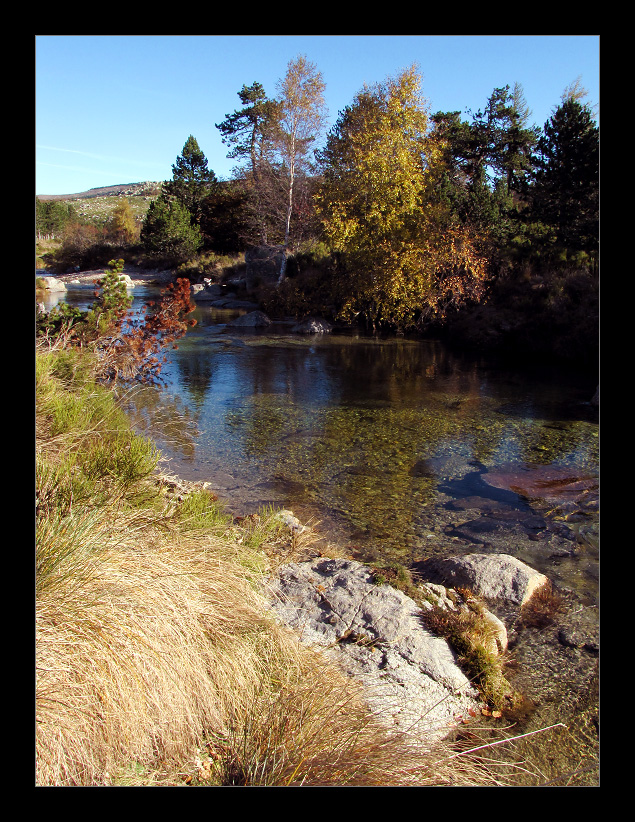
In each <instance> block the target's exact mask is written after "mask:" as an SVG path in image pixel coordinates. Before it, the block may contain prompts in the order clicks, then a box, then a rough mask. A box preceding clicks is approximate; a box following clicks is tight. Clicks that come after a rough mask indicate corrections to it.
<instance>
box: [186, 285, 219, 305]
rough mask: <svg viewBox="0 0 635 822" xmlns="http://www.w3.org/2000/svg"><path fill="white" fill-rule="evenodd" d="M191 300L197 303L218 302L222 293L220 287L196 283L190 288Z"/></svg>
mask: <svg viewBox="0 0 635 822" xmlns="http://www.w3.org/2000/svg"><path fill="white" fill-rule="evenodd" d="M191 292H192V299H193V300H194V301H195V302H197V303H199V302H201V303H202V302H211V301H212V300H218V299H219V298H220V296H221V295H222V293H223V289H222V288H221V286H220V285H205V284H204V283H196V284H195V285H193V286H192V288H191Z"/></svg>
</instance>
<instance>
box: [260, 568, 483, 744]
mask: <svg viewBox="0 0 635 822" xmlns="http://www.w3.org/2000/svg"><path fill="white" fill-rule="evenodd" d="M271 599H272V609H273V611H274V612H275V614H276V616H277V618H278V619H279V620H280V621H282V622H283V623H285V624H287V625H289V626H291V627H292V628H293V629H295V630H296V631H297V632H298V634H299V636H300V638H301V640H302V641H303V642H304V643H306V644H309V645H312V646H314V647H316V648H318V649H321V650H322V652H323V653H324V654H325V655H326V656H328V657H329V658H330V659H332V660H334V661H335V662H336V663H337V664H338V665H339V666H340V667H341V668H342V669H343V670H344V671H345V672H346V673H348V674H349V675H350V676H352V677H355V678H356V679H357V680H358V681H360V682H361V683H362V685H363V687H364V693H365V697H366V700H367V702H368V705H369V706H370V707H371V709H372V710H373V711H374V712H376V713H377V714H378V715H380V716H381V717H383V718H384V719H385V721H386V724H387V725H388V727H390V728H391V729H392V730H395V731H408V733H409V734H412V735H413V736H414V738H416V739H417V740H418V741H419V742H420V743H421V744H424V745H427V744H431V743H432V742H433V741H434V740H435V739H437V738H439V737H441V736H444V735H446V734H447V733H448V732H449V730H450V728H451V727H453V726H454V724H455V722H456V721H457V719H459V718H462V717H465V716H467V714H468V713H470V712H471V713H473V712H474V711H475V710H476V708H477V706H478V695H477V692H476V690H475V689H474V688H473V687H472V686H471V685H470V683H469V682H468V680H467V677H466V676H465V674H464V672H463V671H462V670H461V669H460V667H459V665H458V664H457V660H456V657H455V655H454V652H453V651H452V649H451V648H450V646H449V644H448V643H447V641H446V640H445V639H443V638H441V637H438V636H436V635H435V634H433V633H432V632H430V631H429V630H428V629H427V628H426V627H425V626H424V624H423V622H422V619H421V614H422V611H421V609H420V608H419V607H418V606H417V605H416V603H415V602H414V601H413V600H412V599H411V598H410V597H408V596H406V595H405V594H404V593H402V592H401V591H399V590H397V589H395V588H392V587H391V586H389V585H377V584H376V583H375V580H374V577H373V575H372V573H371V571H370V569H369V568H367V567H366V566H364V565H362V564H361V563H359V562H355V561H353V560H346V559H325V558H319V559H314V560H311V561H309V562H300V563H290V564H288V565H285V566H283V567H282V568H280V569H279V570H278V574H277V577H276V579H275V581H274V582H273V583H272V598H271Z"/></svg>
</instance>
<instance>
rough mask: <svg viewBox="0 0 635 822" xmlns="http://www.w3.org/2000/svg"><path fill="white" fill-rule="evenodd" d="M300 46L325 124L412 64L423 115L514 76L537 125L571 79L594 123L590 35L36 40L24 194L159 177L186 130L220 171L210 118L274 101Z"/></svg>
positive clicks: (227, 168) (595, 43)
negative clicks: (253, 99) (30, 171)
mask: <svg viewBox="0 0 635 822" xmlns="http://www.w3.org/2000/svg"><path fill="white" fill-rule="evenodd" d="M299 55H304V56H305V57H306V58H307V59H308V60H309V61H310V62H312V63H314V64H315V66H316V68H317V69H318V70H319V71H320V72H321V73H322V78H323V80H324V82H325V83H326V90H325V98H326V102H327V106H328V111H329V118H328V127H329V128H330V127H332V126H333V125H334V124H335V122H336V121H337V116H338V113H339V112H340V111H342V110H343V109H344V107H345V106H347V105H349V104H351V103H352V102H353V100H354V98H355V95H356V94H357V93H358V92H359V91H361V89H362V88H363V86H364V84H368V85H372V84H374V83H381V82H383V81H384V80H385V79H386V78H388V77H394V76H395V75H397V74H398V73H399V72H400V71H402V70H403V69H406V68H408V67H409V66H411V65H413V64H416V66H417V68H418V70H419V72H420V74H421V76H422V78H423V85H422V90H423V94H424V96H425V97H426V98H427V99H428V101H429V104H430V110H431V111H432V112H435V111H460V112H461V113H462V114H463V118H464V119H470V115H469V113H468V112H469V111H473V112H476V111H477V110H479V109H482V108H484V107H485V105H486V103H487V100H488V98H489V97H490V95H491V94H492V92H493V91H494V89H495V88H501V87H503V86H505V85H509V86H510V87H513V86H514V84H515V83H520V85H521V86H522V88H523V91H524V95H525V100H526V102H527V105H528V107H529V109H530V111H531V121H532V123H533V124H534V125H537V126H539V127H542V126H543V125H544V124H545V122H546V121H547V120H548V119H549V118H550V117H551V115H552V114H553V112H554V111H555V109H556V108H557V106H558V105H559V103H560V101H561V96H562V93H563V91H564V90H565V88H566V87H567V86H569V85H570V84H571V83H573V82H574V81H576V79H578V78H579V79H580V83H581V85H582V86H583V87H584V88H585V89H586V90H587V91H588V97H587V98H586V100H585V102H587V103H589V104H590V105H591V107H592V108H595V107H596V106H598V109H597V112H598V113H597V115H596V116H597V117H598V118H599V102H600V89H599V83H600V37H599V35H418V34H415V35H301V34H300V35H276V36H273V35H36V36H35V154H36V163H35V189H36V195H45V194H74V193H79V192H82V191H86V190H88V189H90V188H99V187H102V186H110V185H118V184H125V183H136V182H143V181H146V180H152V181H160V180H169V179H171V178H172V166H173V164H174V163H175V162H176V159H177V157H178V156H179V155H180V154H181V152H182V150H183V146H184V145H185V143H186V141H187V139H188V138H189V136H190V135H192V136H194V137H195V138H196V140H197V142H198V144H199V147H200V148H201V150H202V151H203V153H204V154H205V157H206V158H207V161H208V167H209V168H210V169H211V170H213V171H214V173H215V174H216V176H217V177H218V178H219V179H228V178H229V177H230V176H231V172H232V169H233V168H234V166H235V162H236V161H235V160H230V159H228V158H227V156H226V155H227V152H228V150H229V149H228V147H227V146H225V145H224V144H223V142H222V139H221V134H220V131H219V130H218V129H217V128H216V123H220V122H222V121H223V120H224V119H225V117H226V116H227V115H228V114H230V113H232V112H234V111H236V110H237V109H240V108H242V103H241V101H240V98H239V97H238V92H239V91H240V90H241V89H242V87H243V85H245V86H250V85H252V84H253V83H254V82H259V83H261V84H262V86H263V87H264V89H265V93H266V94H267V95H268V96H269V97H274V96H275V95H276V84H277V83H278V81H279V80H281V79H282V78H283V77H284V75H285V74H286V71H287V66H288V64H289V62H290V61H291V60H295V59H296V58H297V57H298V56H299Z"/></svg>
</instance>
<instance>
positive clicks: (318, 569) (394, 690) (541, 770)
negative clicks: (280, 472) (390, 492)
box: [179, 483, 599, 786]
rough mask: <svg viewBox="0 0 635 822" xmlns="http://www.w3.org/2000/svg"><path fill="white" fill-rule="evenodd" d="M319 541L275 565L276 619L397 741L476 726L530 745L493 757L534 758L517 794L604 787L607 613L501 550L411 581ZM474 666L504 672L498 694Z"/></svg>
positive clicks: (428, 568)
mask: <svg viewBox="0 0 635 822" xmlns="http://www.w3.org/2000/svg"><path fill="white" fill-rule="evenodd" d="M179 487H180V489H181V491H180V492H181V493H186V492H187V488H188V487H189V484H188V483H181V484H180V486H179ZM281 520H282V521H283V522H284V523H286V526H287V527H288V528H289V532H290V533H291V534H300V533H304V534H306V532H307V531H308V530H310V529H309V528H308V527H307V526H305V525H303V524H302V523H301V522H300V521H299V520H298V518H297V517H295V516H294V515H293V513H292V512H290V511H284V512H281ZM313 536H314V540H313V541H310V542H309V544H312V545H313V547H312V549H311V550H309V551H308V552H307V553H306V554H305V555H304V556H302V557H301V558H300V559H296V560H294V561H292V562H285V561H284V560H282V564H281V563H280V561H275V562H273V563H272V565H271V576H270V579H269V591H270V607H271V611H272V614H273V615H274V616H275V618H276V619H277V620H279V621H280V622H282V623H284V624H286V625H287V626H289V627H291V628H292V629H293V630H294V631H295V632H297V634H298V636H299V638H300V640H301V641H302V642H303V643H306V644H307V645H309V646H311V647H312V648H314V649H316V650H319V651H320V652H321V653H322V654H324V655H325V656H326V657H328V658H329V659H330V660H332V661H335V662H336V663H337V665H338V666H339V667H340V668H341V669H342V670H343V671H344V672H345V673H346V674H347V675H348V676H350V677H353V678H354V679H355V680H356V681H358V682H359V683H361V684H362V685H363V688H364V693H365V695H366V699H367V703H368V705H369V707H370V708H371V709H372V711H373V713H374V714H375V715H376V716H379V717H381V718H382V720H383V721H384V722H385V724H386V726H387V727H388V728H389V729H390V730H391V732H394V733H395V734H404V733H405V734H406V735H407V736H408V737H409V739H410V740H411V741H414V742H416V743H418V744H420V745H422V746H429V745H431V744H433V743H434V741H435V740H437V739H441V738H448V737H449V738H453V737H455V736H457V737H461V736H465V735H466V734H467V735H468V736H469V735H470V734H471V733H473V731H472V730H471V729H472V728H475V727H477V728H478V729H479V733H480V734H481V736H480V738H481V739H482V738H483V737H482V734H483V733H485V734H486V735H490V739H491V741H497V740H500V739H501V738H502V737H505V738H513V737H518V739H516V741H515V742H514V743H513V745H512V744H511V743H510V744H509V745H503V746H498V745H497V746H494V747H493V748H492V749H491V752H490V753H491V756H492V758H493V759H494V760H496V759H498V760H501V761H505V762H507V761H509V762H517V761H519V760H521V759H522V760H524V761H525V765H526V767H524V768H523V769H519V770H518V773H517V775H516V777H515V784H517V785H519V786H520V785H530V786H537V785H539V784H556V785H559V786H566V785H569V786H597V785H598V783H599V765H598V762H599V689H598V670H599V666H598V662H599V621H598V610H597V607H595V606H593V605H585V604H584V603H583V602H581V601H580V599H579V598H578V597H577V596H576V595H575V593H574V592H573V591H570V590H565V589H562V588H559V587H558V586H557V585H554V584H553V581H552V580H550V579H549V578H548V576H547V575H545V574H543V573H540V572H539V571H537V570H536V569H534V568H532V567H531V566H530V565H528V564H527V563H525V562H523V561H522V560H520V559H518V558H517V557H514V556H511V555H509V554H506V553H504V552H502V551H501V552H492V551H487V552H482V551H479V550H474V551H472V552H469V551H466V552H465V553H464V554H462V555H455V556H448V557H435V558H431V559H429V560H425V561H421V562H419V563H413V565H412V566H411V568H410V569H407V570H406V569H403V568H402V569H401V572H398V571H395V570H394V569H390V568H382V567H381V566H376V565H373V564H372V563H364V562H360V561H357V560H354V559H352V558H351V557H350V556H346V555H342V554H343V552H342V550H341V548H337V547H334V546H329V545H325V544H324V541H323V540H320V535H319V534H317V533H316V534H314V535H313ZM448 625H450V626H454V629H455V630H454V631H448V630H447V627H448ZM457 627H458V628H460V629H462V630H463V631H464V633H463V635H461V634H460V632H458V633H457V630H456V629H457ZM468 634H469V637H468ZM466 637H467V638H468V639H469V642H470V643H471V647H470V648H468V647H467V646H466V643H465V642H464V640H465V639H466ZM475 649H476V650H475ZM474 653H476V656H474ZM471 654H472V655H471ZM474 659H478V660H480V664H481V665H482V666H483V668H484V669H486V668H487V666H490V668H489V669H488V671H489V676H490V677H491V675H492V672H493V671H494V669H496V670H497V671H498V673H499V679H498V682H499V690H498V692H497V693H494V692H493V691H492V690H491V687H490V689H489V690H488V685H487V682H486V680H485V679H484V678H483V676H482V671H481V672H479V671H475V668H474ZM488 755H490V754H488ZM510 767H511V766H510ZM513 784H514V782H513Z"/></svg>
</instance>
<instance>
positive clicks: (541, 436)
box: [155, 335, 597, 550]
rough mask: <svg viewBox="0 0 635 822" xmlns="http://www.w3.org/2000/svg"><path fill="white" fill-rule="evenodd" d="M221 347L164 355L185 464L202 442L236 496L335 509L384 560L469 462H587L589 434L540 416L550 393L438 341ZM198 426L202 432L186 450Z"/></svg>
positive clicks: (289, 341)
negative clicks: (272, 496) (276, 495)
mask: <svg viewBox="0 0 635 822" xmlns="http://www.w3.org/2000/svg"><path fill="white" fill-rule="evenodd" d="M224 340H225V342H224V344H223V347H222V349H220V348H217V347H215V345H213V344H211V345H207V344H205V345H200V346H197V345H190V346H189V347H187V348H186V346H183V347H182V348H181V349H180V350H179V351H178V352H174V355H173V357H172V360H173V362H174V363H175V365H176V366H177V367H178V369H179V375H180V378H181V383H182V384H183V385H184V386H186V387H187V390H188V397H189V398H191V400H192V402H193V404H194V406H195V408H196V412H197V413H196V415H195V416H194V417H189V418H188V416H187V414H188V412H187V409H186V408H183V407H182V405H181V404H180V403H179V401H178V399H177V398H173V403H174V406H173V408H172V409H171V410H170V412H169V413H168V409H167V408H166V407H165V406H164V407H163V408H161V409H159V410H160V411H161V414H162V415H163V419H164V420H166V424H167V422H168V419H167V418H170V417H171V419H172V423H173V424H174V423H175V422H176V420H177V419H178V421H179V422H178V426H177V427H176V428H171V429H170V432H171V434H172V435H174V434H176V435H177V437H180V446H179V447H180V449H181V453H183V454H185V453H186V451H187V450H188V448H189V451H188V453H191V454H193V453H194V443H195V442H199V443H200V446H199V448H200V451H201V452H202V449H204V448H207V449H210V450H211V452H212V453H213V454H214V458H215V459H217V458H218V457H219V454H220V453H221V451H222V453H223V456H222V459H226V460H227V470H228V471H229V472H230V473H231V474H232V475H233V476H236V477H237V478H238V477H242V478H243V481H244V482H245V484H246V485H249V484H253V483H254V482H255V481H260V480H266V481H268V480H274V479H275V480H276V481H279V482H280V487H288V488H292V487H293V488H296V489H306V502H307V504H308V505H311V506H314V507H315V508H316V509H320V508H321V509H322V510H325V511H329V510H330V511H335V512H339V514H340V515H341V516H342V517H343V519H344V520H346V521H347V522H348V523H349V524H351V525H352V526H353V527H355V528H357V529H359V530H360V532H366V533H367V534H373V535H374V537H375V538H376V540H377V541H378V542H380V543H383V544H385V545H386V546H388V545H389V544H390V545H391V546H393V547H395V550H400V549H399V546H400V545H402V546H403V547H404V548H406V546H407V545H408V544H410V545H412V543H413V542H416V541H417V540H418V539H421V534H422V533H423V532H424V531H426V530H429V528H428V526H427V524H426V523H427V522H432V521H433V519H434V517H436V515H437V513H438V512H436V510H435V509H436V504H437V499H438V491H437V487H438V485H439V484H441V483H443V482H445V481H447V480H454V479H462V478H463V477H464V476H466V474H467V473H469V472H473V471H474V470H475V463H480V464H481V465H483V466H486V467H488V468H489V467H492V466H496V465H497V464H500V463H502V462H510V461H513V459H517V460H518V461H519V462H523V461H526V462H533V463H536V462H538V461H541V460H542V461H544V463H545V464H547V463H549V462H552V461H555V460H568V459H573V460H574V461H577V460H580V459H582V460H585V461H590V462H591V463H593V461H594V460H595V461H596V462H595V464H597V454H596V451H594V446H593V445H589V443H590V442H592V441H594V436H593V434H594V430H593V426H591V427H589V426H590V424H588V423H585V422H584V421H580V420H570V421H567V420H565V421H564V422H562V420H554V419H553V417H549V416H548V415H546V414H543V413H542V410H541V406H540V404H541V402H542V403H543V405H545V404H548V403H549V402H550V401H551V399H550V396H549V387H548V386H543V384H542V383H541V382H540V381H537V382H536V383H535V386H534V385H531V386H530V385H528V384H527V381H526V380H525V379H524V378H521V377H519V376H516V375H514V374H513V373H512V374H510V375H505V374H501V372H500V371H497V370H493V371H491V372H490V371H488V370H486V368H485V367H484V366H483V364H482V363H480V362H478V361H477V360H474V359H469V358H467V357H465V358H462V357H457V356H455V355H454V354H452V353H451V352H449V351H448V350H447V349H446V348H444V347H443V346H442V345H441V344H437V343H434V342H429V343H423V344H422V343H420V342H417V343H414V342H412V341H409V340H407V339H392V340H385V341H383V340H379V339H370V340H369V339H363V338H362V339H353V338H347V337H343V336H342V337H337V336H332V337H329V338H318V339H315V338H312V339H304V338H299V337H280V338H276V337H268V336H264V335H262V336H256V335H252V336H247V335H245V337H244V338H241V340H240V341H236V340H232V339H230V338H224ZM543 388H547V393H546V394H542V393H541V391H542V390H543ZM558 390H559V391H560V393H559V396H564V395H565V393H566V392H563V391H562V390H561V387H558ZM545 407H546V405H545ZM200 415H203V417H204V418H207V420H208V421H207V424H206V425H207V428H210V430H209V431H208V430H207V429H206V430H205V431H203V432H202V434H203V435H205V436H202V437H201V438H200V439H199V440H197V436H198V433H197V422H199V416H200ZM155 418H156V411H155ZM215 421H217V422H218V423H219V425H220V428H218V429H217V427H216V422H215ZM219 437H220V439H219ZM204 440H207V442H206V443H205V444H203V442H204ZM572 454H574V455H575V456H573V457H571V455H572ZM206 456H207V455H206V454H203V453H199V454H198V459H199V460H205V458H206ZM510 458H511V459H510ZM298 493H300V492H298Z"/></svg>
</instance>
